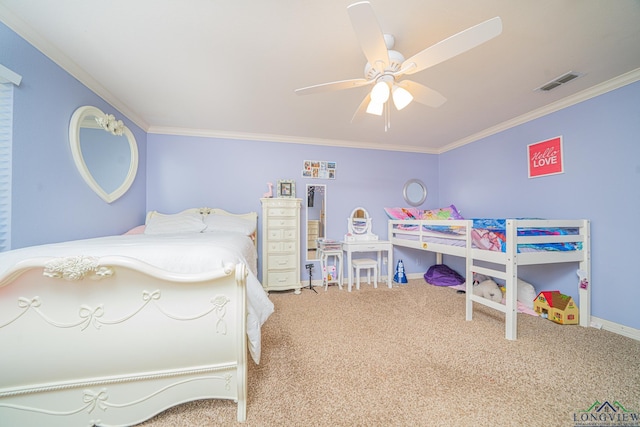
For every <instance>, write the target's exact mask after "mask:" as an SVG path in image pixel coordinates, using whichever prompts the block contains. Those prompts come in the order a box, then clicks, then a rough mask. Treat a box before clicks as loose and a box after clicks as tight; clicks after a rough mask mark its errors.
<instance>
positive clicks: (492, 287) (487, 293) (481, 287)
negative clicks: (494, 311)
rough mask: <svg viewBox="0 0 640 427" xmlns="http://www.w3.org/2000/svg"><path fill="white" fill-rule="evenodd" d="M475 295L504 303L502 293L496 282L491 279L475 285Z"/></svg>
mask: <svg viewBox="0 0 640 427" xmlns="http://www.w3.org/2000/svg"><path fill="white" fill-rule="evenodd" d="M473 294H474V295H479V296H481V297H483V298H486V299H490V300H491V301H495V302H502V291H501V290H500V287H499V286H498V284H497V283H496V282H494V281H493V280H491V279H487V280H483V281H482V282H480V283H478V284H477V285H473Z"/></svg>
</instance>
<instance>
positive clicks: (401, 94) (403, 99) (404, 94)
mask: <svg viewBox="0 0 640 427" xmlns="http://www.w3.org/2000/svg"><path fill="white" fill-rule="evenodd" d="M411 101H413V95H411V94H410V93H409V91H408V90H406V89H405V88H403V87H400V86H398V85H393V105H395V106H396V108H397V109H398V111H400V110H402V109H403V108H404V107H406V106H407V105H409V104H410V103H411Z"/></svg>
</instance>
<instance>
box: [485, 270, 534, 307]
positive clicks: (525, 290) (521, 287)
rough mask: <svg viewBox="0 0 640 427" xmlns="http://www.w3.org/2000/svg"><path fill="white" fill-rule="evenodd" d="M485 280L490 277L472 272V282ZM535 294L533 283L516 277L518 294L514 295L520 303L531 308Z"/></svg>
mask: <svg viewBox="0 0 640 427" xmlns="http://www.w3.org/2000/svg"><path fill="white" fill-rule="evenodd" d="M487 280H491V279H490V277H488V276H485V275H484V274H478V273H474V274H473V282H474V283H476V282H484V281H487ZM476 286H478V285H476ZM474 288H475V286H474ZM473 293H474V294H475V293H476V291H475V289H474V291H473ZM536 296H537V294H536V289H535V288H534V287H533V285H532V284H531V283H527V282H525V281H524V280H522V279H520V278H518V296H517V297H516V298H517V299H518V301H520V302H521V303H522V305H524V306H525V307H527V308H530V309H532V310H533V301H534V300H535V299H536ZM485 298H487V297H485Z"/></svg>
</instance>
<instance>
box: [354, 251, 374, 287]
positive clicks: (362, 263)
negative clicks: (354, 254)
mask: <svg viewBox="0 0 640 427" xmlns="http://www.w3.org/2000/svg"><path fill="white" fill-rule="evenodd" d="M351 265H352V266H353V269H354V274H355V276H356V289H360V271H361V270H367V283H368V284H371V273H373V287H374V288H377V287H378V261H377V260H375V259H371V258H358V259H354V260H351Z"/></svg>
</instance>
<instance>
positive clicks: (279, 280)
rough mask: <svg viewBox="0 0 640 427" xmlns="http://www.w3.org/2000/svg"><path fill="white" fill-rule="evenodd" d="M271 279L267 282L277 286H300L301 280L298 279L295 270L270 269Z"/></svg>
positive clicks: (271, 285) (269, 275)
mask: <svg viewBox="0 0 640 427" xmlns="http://www.w3.org/2000/svg"><path fill="white" fill-rule="evenodd" d="M268 277H269V279H268V280H267V283H268V284H269V286H270V287H274V288H277V287H278V286H293V287H295V286H300V281H299V280H297V279H296V272H295V271H282V272H278V271H270V272H269V273H268Z"/></svg>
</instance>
